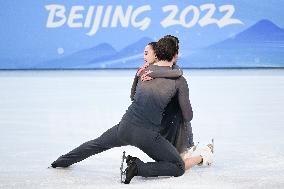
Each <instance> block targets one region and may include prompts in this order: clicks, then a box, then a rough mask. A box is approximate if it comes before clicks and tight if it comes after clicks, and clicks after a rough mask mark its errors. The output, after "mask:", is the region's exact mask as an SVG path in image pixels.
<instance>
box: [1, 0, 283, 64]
mask: <svg viewBox="0 0 284 189" xmlns="http://www.w3.org/2000/svg"><path fill="white" fill-rule="evenodd" d="M282 7H284V1H276V0H262V1H258V0H250V1H247V0H215V1H213V0H211V1H209V0H207V1H206V0H198V1H197V0H192V1H189V0H187V1H185V0H183V1H156V0H154V1H153V0H151V1H149V0H145V1H133V0H131V1H130V0H123V1H122V0H116V1H95V0H93V1H92V0H90V1H83V0H81V1H67V0H61V1H59V0H58V1H56V0H46V1H31V0H26V1H16V0H10V1H2V2H1V8H2V11H1V13H0V24H1V30H0V37H1V43H0V69H94V68H137V67H139V66H140V65H141V64H143V49H144V47H145V45H147V44H148V43H149V42H151V41H157V40H158V39H159V38H161V37H162V36H164V35H167V34H171V35H175V36H177V37H178V38H179V39H180V46H181V51H180V55H179V60H178V64H179V65H180V66H181V67H183V68H250V67H253V68H255V67H264V68H265V67H283V66H284V30H283V28H284V11H283V10H282V9H281V8H282Z"/></svg>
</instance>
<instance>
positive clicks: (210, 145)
mask: <svg viewBox="0 0 284 189" xmlns="http://www.w3.org/2000/svg"><path fill="white" fill-rule="evenodd" d="M207 146H208V147H209V148H210V150H211V152H212V153H214V138H212V143H211V144H207Z"/></svg>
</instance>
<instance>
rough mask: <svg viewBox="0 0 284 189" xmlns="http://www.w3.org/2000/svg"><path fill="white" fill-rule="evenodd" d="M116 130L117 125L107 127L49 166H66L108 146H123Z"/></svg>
mask: <svg viewBox="0 0 284 189" xmlns="http://www.w3.org/2000/svg"><path fill="white" fill-rule="evenodd" d="M117 131H118V125H116V126H114V127H112V128H110V129H108V130H107V131H106V132H104V133H103V134H102V135H101V136H100V137H98V138H96V139H94V140H91V141H88V142H85V143H83V144H81V145H80V146H79V147H77V148H75V149H74V150H72V151H70V152H69V153H67V154H65V155H62V156H60V157H59V158H58V159H57V160H56V161H54V162H53V163H52V164H51V166H52V167H53V168H56V167H68V166H70V165H72V164H74V163H77V162H79V161H82V160H84V159H86V158H88V157H90V156H92V155H95V154H98V153H101V152H103V151H105V150H108V149H110V148H114V147H120V146H125V145H126V144H125V143H124V142H122V141H120V140H119V139H118V137H117Z"/></svg>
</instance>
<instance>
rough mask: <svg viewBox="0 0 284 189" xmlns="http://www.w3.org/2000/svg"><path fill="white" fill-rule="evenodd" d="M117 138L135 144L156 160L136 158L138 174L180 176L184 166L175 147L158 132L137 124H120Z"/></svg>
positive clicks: (146, 175) (144, 175)
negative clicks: (147, 160)
mask: <svg viewBox="0 0 284 189" xmlns="http://www.w3.org/2000/svg"><path fill="white" fill-rule="evenodd" d="M118 133H119V134H118V136H119V138H121V139H122V140H124V141H125V142H127V143H129V144H130V145H133V146H136V147H138V148H139V149H141V150H142V151H143V152H145V153H146V154H147V155H148V156H150V157H151V158H152V159H154V160H155V161H156V162H148V163H144V162H142V161H141V160H139V159H137V160H136V161H135V163H136V165H137V168H138V173H137V175H138V176H143V177H156V176H181V175H183V174H184V171H185V167H184V162H183V161H182V159H181V157H180V156H179V153H178V152H177V150H176V148H175V147H174V146H173V145H172V144H171V143H170V142H169V141H167V140H166V139H165V138H164V137H162V136H161V135H160V134H159V133H157V132H154V131H152V130H150V129H146V128H144V127H138V126H131V125H130V126H129V125H128V126H122V127H120V129H119V132H118Z"/></svg>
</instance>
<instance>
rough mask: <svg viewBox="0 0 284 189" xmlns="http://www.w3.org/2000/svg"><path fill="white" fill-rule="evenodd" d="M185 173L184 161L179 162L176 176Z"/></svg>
mask: <svg viewBox="0 0 284 189" xmlns="http://www.w3.org/2000/svg"><path fill="white" fill-rule="evenodd" d="M184 173H185V165H184V162H181V163H178V164H177V171H176V174H175V177H179V176H182V175H183V174H184Z"/></svg>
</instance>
